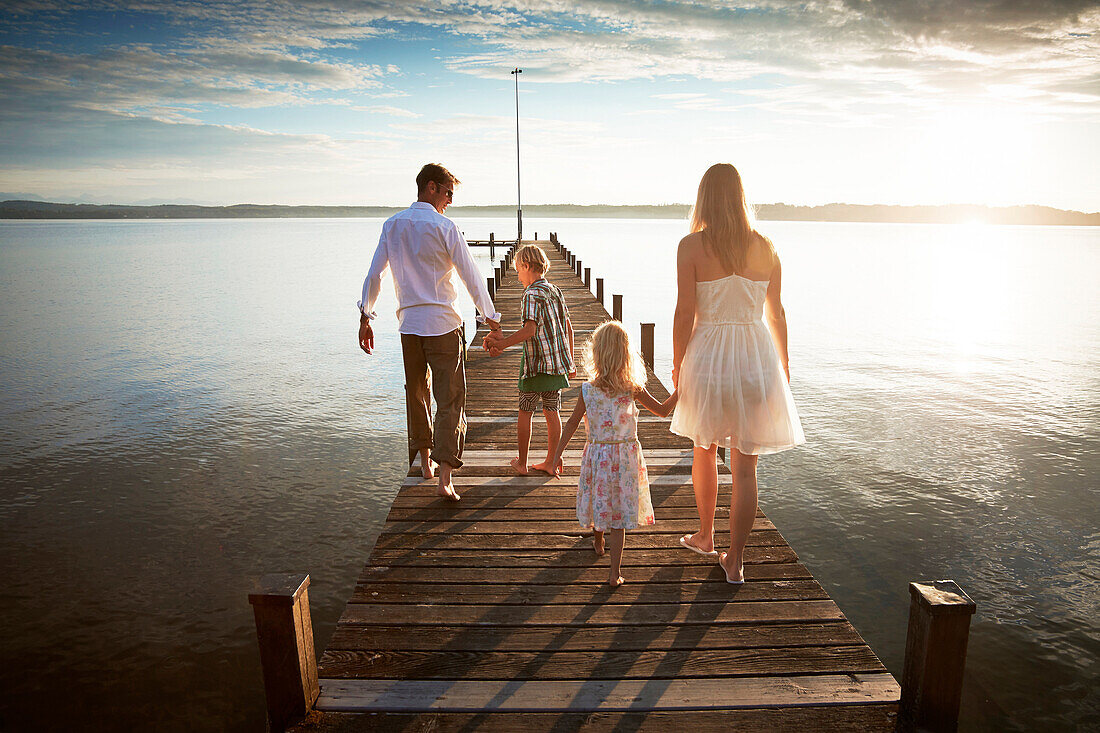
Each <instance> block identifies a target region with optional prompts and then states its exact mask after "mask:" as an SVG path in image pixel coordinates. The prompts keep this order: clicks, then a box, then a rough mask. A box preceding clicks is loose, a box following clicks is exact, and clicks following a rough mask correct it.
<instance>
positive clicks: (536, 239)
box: [535, 232, 539, 242]
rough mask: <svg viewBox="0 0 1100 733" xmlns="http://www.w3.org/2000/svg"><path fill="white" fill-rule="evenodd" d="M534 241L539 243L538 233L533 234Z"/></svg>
mask: <svg viewBox="0 0 1100 733" xmlns="http://www.w3.org/2000/svg"><path fill="white" fill-rule="evenodd" d="M535 241H536V242H537V241H539V233H538V232H535Z"/></svg>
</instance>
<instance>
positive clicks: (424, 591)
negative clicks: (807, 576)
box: [348, 568, 829, 606]
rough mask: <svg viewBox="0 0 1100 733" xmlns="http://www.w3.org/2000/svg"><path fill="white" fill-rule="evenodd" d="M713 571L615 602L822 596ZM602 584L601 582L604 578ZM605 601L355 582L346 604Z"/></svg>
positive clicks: (576, 594)
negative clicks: (709, 578) (738, 581)
mask: <svg viewBox="0 0 1100 733" xmlns="http://www.w3.org/2000/svg"><path fill="white" fill-rule="evenodd" d="M718 570H719V569H718V568H715V570H714V572H713V575H714V579H713V580H714V582H710V583H695V584H691V585H676V584H673V583H661V584H652V585H651V584H638V583H633V582H631V583H628V584H626V585H624V586H623V587H622V588H619V589H617V590H616V592H615V594H614V600H615V602H616V603H636V604H643V603H644V604H660V603H700V602H707V601H711V602H715V603H725V602H735V601H736V602H748V601H791V600H821V599H826V598H828V597H829V596H828V594H827V593H825V591H824V590H823V589H822V587H821V586H820V585H818V583H817V581H816V580H761V581H749V582H746V583H745V585H744V586H743V587H741V588H738V589H737V593H736V594H731V593H730V586H729V584H728V583H726V582H724V579H723V578H722V577H721V574H720V573H719V572H718ZM605 575H606V573H605ZM605 580H606V578H605ZM609 597H611V596H610V594H609V593H608V591H607V589H605V587H604V586H602V585H576V584H571V585H550V584H538V585H535V584H513V585H505V584H480V583H406V584H398V583H361V584H359V585H358V586H356V588H355V592H354V593H352V596H351V598H350V599H349V601H348V603H421V604H423V603H449V604H453V605H462V604H469V605H483V604H487V603H493V604H497V605H501V606H507V605H521V606H529V605H534V604H539V605H543V606H553V605H575V604H582V603H600V602H602V601H603V600H604V599H607V598H609Z"/></svg>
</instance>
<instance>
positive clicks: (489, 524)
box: [379, 513, 777, 546]
mask: <svg viewBox="0 0 1100 733" xmlns="http://www.w3.org/2000/svg"><path fill="white" fill-rule="evenodd" d="M698 529H699V520H698V519H694V518H692V519H662V520H661V521H660V522H657V523H655V524H650V525H645V526H642V527H638V528H637V529H632V530H630V532H629V533H628V534H627V537H628V538H634V537H636V536H641V535H643V534H644V535H675V536H676V537H674V538H673V539H676V538H678V537H681V536H682V535H684V534H685V533H686V534H690V533H692V532H695V531H696V530H698ZM752 531H753V532H776V531H777V530H776V529H775V525H774V524H772V523H771V522H770V521H768V520H767V519H757V520H755V522H754V524H753V527H752ZM437 534H445V535H449V536H451V537H460V536H463V535H508V536H511V537H524V536H528V535H566V536H569V537H585V536H589V535H591V534H592V530H591V529H589V528H586V527H582V526H581V525H580V523H579V522H578V521H577V519H576V515H575V513H574V517H573V520H572V521H570V520H568V519H566V520H559V519H536V518H532V517H525V518H522V519H518V518H517V519H511V520H504V519H499V518H498V519H496V520H495V521H492V520H488V519H486V518H483V517H473V518H469V519H462V518H459V517H446V516H443V517H440V516H435V517H430V518H424V519H419V520H417V519H412V520H404V521H402V520H396V519H393V518H392V517H391V518H390V519H389V521H387V522H386V524H385V526H383V527H382V533H381V534H380V535H379V540H381V538H382V537H389V536H390V535H400V536H403V537H409V536H410V535H418V536H420V537H427V536H431V535H437ZM768 536H769V537H771V535H768ZM769 544H775V541H774V539H772V541H770V542H769ZM380 546H381V545H380Z"/></svg>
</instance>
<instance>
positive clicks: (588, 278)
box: [584, 267, 592, 290]
mask: <svg viewBox="0 0 1100 733" xmlns="http://www.w3.org/2000/svg"><path fill="white" fill-rule="evenodd" d="M584 286H585V287H586V288H588V289H589V290H591V289H592V268H591V267H586V268H584Z"/></svg>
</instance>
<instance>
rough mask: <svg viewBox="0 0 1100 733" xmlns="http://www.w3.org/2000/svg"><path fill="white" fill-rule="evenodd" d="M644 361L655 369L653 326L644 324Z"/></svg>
mask: <svg viewBox="0 0 1100 733" xmlns="http://www.w3.org/2000/svg"><path fill="white" fill-rule="evenodd" d="M642 361H644V362H645V365H646V366H647V367H649V368H650V369H653V324H652V323H643V324H642Z"/></svg>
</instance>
